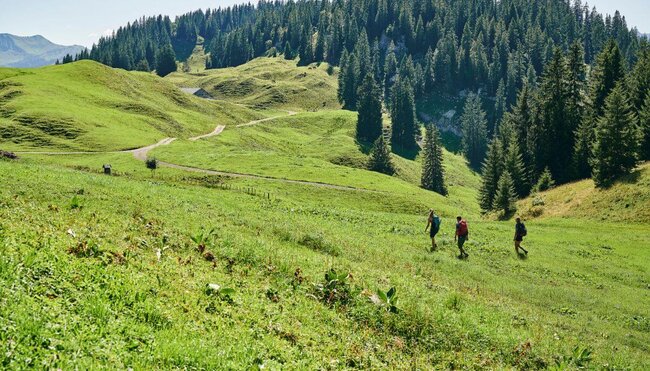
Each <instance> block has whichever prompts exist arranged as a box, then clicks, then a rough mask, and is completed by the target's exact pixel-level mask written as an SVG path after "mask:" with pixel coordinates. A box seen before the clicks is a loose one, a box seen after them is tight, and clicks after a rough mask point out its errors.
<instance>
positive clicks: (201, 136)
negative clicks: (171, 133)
mask: <svg viewBox="0 0 650 371" xmlns="http://www.w3.org/2000/svg"><path fill="white" fill-rule="evenodd" d="M225 128H226V125H219V126H217V128H216V129H214V131H213V132H212V133H210V134H203V135H199V136H198V137H194V138H190V140H191V141H192V142H196V141H197V140H199V139H205V138H210V137H216V136H217V135H219V134H221V133H222V132H223V130H224V129H225Z"/></svg>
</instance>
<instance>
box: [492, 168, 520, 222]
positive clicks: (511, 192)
mask: <svg viewBox="0 0 650 371" xmlns="http://www.w3.org/2000/svg"><path fill="white" fill-rule="evenodd" d="M516 202H517V193H516V192H515V187H514V184H513V182H512V177H511V176H510V172H508V171H507V170H506V171H504V172H503V174H501V177H500V178H499V183H498V184H497V192H496V195H495V196H494V204H493V208H494V209H495V210H503V212H504V213H506V214H509V213H511V212H514V211H517V204H516Z"/></svg>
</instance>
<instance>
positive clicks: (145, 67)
mask: <svg viewBox="0 0 650 371" xmlns="http://www.w3.org/2000/svg"><path fill="white" fill-rule="evenodd" d="M135 70H136V71H142V72H150V71H151V68H150V67H149V62H147V60H146V59H143V60H141V61H140V62H138V65H137V67H136V68H135Z"/></svg>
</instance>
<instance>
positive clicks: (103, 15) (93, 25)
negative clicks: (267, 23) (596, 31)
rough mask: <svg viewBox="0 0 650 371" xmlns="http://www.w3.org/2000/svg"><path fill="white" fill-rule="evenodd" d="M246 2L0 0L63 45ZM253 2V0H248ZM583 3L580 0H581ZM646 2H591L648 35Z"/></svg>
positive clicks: (25, 27) (8, 23) (7, 25)
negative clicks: (143, 21) (146, 19)
mask: <svg viewBox="0 0 650 371" xmlns="http://www.w3.org/2000/svg"><path fill="white" fill-rule="evenodd" d="M248 1H249V0H245V1H244V0H82V1H80V0H0V9H1V10H0V33H11V34H15V35H19V36H32V35H43V36H45V37H46V38H47V39H49V40H51V41H53V42H55V43H57V44H63V45H72V44H78V45H84V46H92V44H93V43H94V42H96V41H97V40H99V38H100V37H101V36H103V35H110V34H111V33H112V32H113V30H114V29H116V28H119V27H120V26H123V25H126V23H127V22H132V21H133V20H135V19H138V18H140V17H141V16H143V15H145V16H151V15H158V14H163V15H169V16H172V17H173V16H176V15H181V14H184V13H187V12H189V11H192V10H197V9H207V8H218V7H225V6H229V5H233V4H236V3H241V2H248ZM251 2H256V0H252V1H251ZM583 2H584V1H583ZM649 3H650V0H615V1H612V0H589V5H590V6H596V8H598V10H599V11H600V12H601V13H610V14H613V13H614V11H615V10H617V9H618V10H620V11H621V13H622V14H623V15H624V16H625V17H626V19H627V23H628V26H630V27H632V26H636V27H637V28H638V29H639V31H641V32H645V33H650V5H649Z"/></svg>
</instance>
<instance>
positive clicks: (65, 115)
mask: <svg viewBox="0 0 650 371" xmlns="http://www.w3.org/2000/svg"><path fill="white" fill-rule="evenodd" d="M263 117H265V116H264V115H263V114H260V113H257V112H253V111H251V110H249V109H247V108H244V107H241V106H238V105H234V104H230V103H227V102H216V101H210V100H204V99H200V98H197V97H194V96H192V95H188V94H185V93H183V92H181V91H180V90H179V89H178V88H176V87H175V86H174V85H172V84H170V83H168V82H165V81H164V80H161V79H159V78H157V77H156V76H154V75H151V74H148V73H138V72H127V71H123V70H117V69H112V68H109V67H106V66H103V65H101V64H99V63H96V62H92V61H81V62H76V63H71V64H66V65H62V66H50V67H44V68H40V69H9V68H0V147H2V148H3V149H7V150H30V149H32V150H34V149H39V150H52V151H80V150H89V151H107V150H122V149H129V148H136V147H142V146H146V145H149V144H152V143H156V142H157V141H158V140H160V139H162V138H165V137H191V136H193V135H199V134H204V133H207V132H210V131H212V130H213V129H214V128H215V127H216V126H217V125H219V124H223V125H227V124H229V123H233V122H240V121H242V120H243V121H247V120H253V119H257V118H263Z"/></svg>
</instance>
